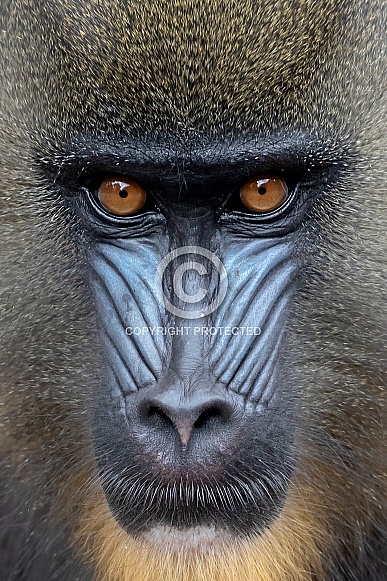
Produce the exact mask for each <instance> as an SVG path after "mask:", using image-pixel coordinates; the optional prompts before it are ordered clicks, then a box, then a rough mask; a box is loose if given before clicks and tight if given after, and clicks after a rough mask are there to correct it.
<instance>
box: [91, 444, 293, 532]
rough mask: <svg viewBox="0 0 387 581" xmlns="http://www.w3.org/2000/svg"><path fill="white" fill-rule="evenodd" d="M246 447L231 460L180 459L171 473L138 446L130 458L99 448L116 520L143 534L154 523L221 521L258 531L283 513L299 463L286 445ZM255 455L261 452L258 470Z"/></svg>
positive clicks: (234, 527)
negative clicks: (192, 462) (219, 463)
mask: <svg viewBox="0 0 387 581" xmlns="http://www.w3.org/2000/svg"><path fill="white" fill-rule="evenodd" d="M266 448H267V446H265V445H262V446H259V445H258V446H255V448H254V454H252V453H251V451H248V450H247V451H246V450H242V451H241V453H240V454H239V455H237V454H235V455H233V456H232V457H230V459H229V461H228V463H226V462H225V463H224V464H223V470H222V471H221V470H220V469H219V467H216V468H215V469H214V470H211V467H208V466H206V467H200V466H197V467H195V468H192V467H191V468H189V467H188V466H185V467H184V464H181V465H180V466H179V467H176V468H175V469H174V470H173V469H172V470H170V471H169V474H167V473H166V472H165V471H164V472H163V473H160V472H158V471H156V470H155V467H154V466H151V465H148V466H147V465H146V462H145V460H144V459H142V461H141V457H140V456H136V453H135V451H133V450H132V454H131V455H130V456H129V455H128V456H127V457H125V459H123V458H120V455H119V453H115V452H114V450H113V451H112V449H111V448H110V449H109V451H107V452H106V454H104V453H101V451H100V453H99V454H98V453H97V459H98V465H99V478H100V482H101V485H102V488H103V490H104V493H105V497H106V500H107V502H108V504H109V507H110V509H111V511H112V514H113V515H114V517H115V519H116V520H117V522H118V523H119V524H120V525H121V527H122V528H123V529H124V530H125V531H127V532H128V533H129V534H132V535H133V534H134V535H138V534H141V533H142V532H145V531H148V530H150V529H151V528H154V527H155V526H160V525H164V526H172V527H177V528H178V529H187V528H190V527H195V526H216V527H217V528H220V529H224V530H227V531H229V532H231V533H232V534H234V535H240V536H248V535H251V532H252V531H253V532H256V533H259V532H261V531H262V530H264V529H265V528H266V527H267V526H269V524H270V523H271V522H272V521H273V520H274V519H275V518H276V517H277V516H278V515H279V514H280V512H281V509H282V507H283V504H284V502H285V498H286V494H287V490H288V486H289V482H290V479H291V475H292V472H293V468H294V462H293V461H292V460H291V459H290V458H292V454H291V453H289V450H286V449H285V448H284V447H282V446H277V447H276V448H275V449H272V450H270V452H268V451H267V449H266ZM253 455H254V456H256V457H258V458H259V459H260V461H258V466H259V467H260V468H259V469H258V470H257V469H256V468H255V469H253V468H250V467H251V466H256V465H257V462H255V463H254V461H253Z"/></svg>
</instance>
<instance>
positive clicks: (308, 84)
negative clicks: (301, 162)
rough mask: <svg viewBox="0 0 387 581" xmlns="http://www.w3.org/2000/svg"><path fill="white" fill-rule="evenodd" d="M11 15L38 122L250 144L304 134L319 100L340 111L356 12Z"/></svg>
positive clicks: (62, 5) (165, 9)
mask: <svg viewBox="0 0 387 581" xmlns="http://www.w3.org/2000/svg"><path fill="white" fill-rule="evenodd" d="M13 4H14V6H15V9H14V12H13V15H12V18H11V20H12V25H11V27H12V26H13V27H14V31H15V38H16V37H17V38H18V39H19V40H20V38H22V39H23V37H24V38H25V40H24V42H23V41H22V42H21V43H20V41H19V42H18V43H17V42H15V44H14V45H13V48H14V52H16V53H17V54H18V57H19V58H21V59H24V64H23V66H24V67H29V68H32V69H33V71H32V76H33V77H43V79H44V86H42V85H41V86H40V88H39V89H38V92H40V95H39V103H40V111H39V113H40V115H42V117H46V118H47V119H51V121H52V119H53V118H54V117H55V119H57V120H58V121H61V123H62V125H63V124H68V123H71V117H74V111H76V112H77V114H76V116H77V119H78V121H79V119H83V122H84V124H85V125H87V122H88V123H89V125H90V127H87V126H85V127H83V128H82V129H84V130H90V128H91V127H103V126H104V124H106V123H107V122H109V123H110V125H111V126H114V124H116V125H117V127H118V128H121V129H122V128H123V129H124V130H125V129H126V128H130V129H132V130H135V129H136V127H139V128H141V130H142V131H147V130H148V129H149V131H151V132H152V131H153V132H154V131H157V130H158V129H160V130H161V131H165V130H166V129H169V128H170V127H171V125H172V124H173V125H174V129H176V130H178V129H179V126H180V127H184V129H185V130H194V129H195V128H205V129H206V130H207V132H209V131H211V128H219V127H225V128H227V127H233V128H236V129H238V130H239V129H241V128H244V127H247V128H251V127H254V128H255V129H256V130H257V131H259V132H260V133H262V132H263V133H264V132H265V131H266V130H269V129H270V130H273V128H276V127H277V126H278V127H279V128H281V126H283V125H286V126H291V125H294V126H295V127H298V126H300V125H301V124H302V125H307V124H308V122H309V120H311V123H312V122H313V121H312V120H315V119H316V113H317V114H318V111H320V110H324V109H325V110H326V107H325V106H324V105H325V104H324V102H323V101H324V99H327V97H326V95H327V94H328V95H329V99H331V100H332V107H333V108H336V111H337V110H338V107H340V106H341V108H343V106H342V101H343V100H342V99H338V103H337V105H336V107H335V106H334V105H333V100H334V99H335V98H336V97H337V95H338V94H340V93H341V88H342V86H344V85H345V86H346V87H347V88H348V86H350V84H351V70H352V69H354V68H355V67H351V62H350V61H351V60H352V61H353V60H354V55H353V48H352V45H351V41H352V40H353V39H352V38H351V34H353V33H352V32H351V31H353V28H354V27H353V19H354V18H355V15H356V10H355V9H353V10H354V12H353V14H351V8H350V6H351V4H347V2H345V1H338V0H327V1H326V2H324V4H323V8H322V9H321V7H319V5H318V4H319V3H318V2H316V0H274V1H273V0H247V1H233V0H200V1H199V0H197V1H194V0H190V1H189V0H180V1H167V0H158V1H154V0H141V2H140V1H133V0H131V1H124V0H122V1H121V0H111V1H101V0H88V1H82V2H80V1H79V0H64V1H61V2H54V0H49V1H48V2H41V1H39V2H32V0H29V1H28V0H27V1H23V2H22V1H16V2H14V3H13ZM20 15H22V16H20ZM359 26H360V23H359V22H358V26H357V28H356V35H357V38H359V35H360V36H361V37H362V38H363V42H364V45H365V46H366V45H367V42H368V41H367V39H368V38H369V36H370V33H369V32H367V26H366V23H365V24H364V25H363V28H364V31H363V32H361V30H360V29H359ZM357 42H358V41H357ZM10 45H11V47H12V41H10ZM363 52H364V51H363ZM21 53H22V54H21ZM338 54H339V55H340V58H339V59H338V57H337V55H338ZM361 54H362V53H361V52H359V54H357V55H356V58H357V65H356V66H357V67H358V68H361ZM343 60H344V61H346V62H348V66H347V67H346V71H345V75H343V74H342V73H341V63H342V62H343ZM26 77H27V78H30V77H31V73H29V74H28V75H26ZM332 79H334V89H333V90H332ZM19 82H20V80H19ZM29 82H30V81H29ZM324 87H325V90H324ZM24 98H25V99H27V100H28V88H27V90H26V95H24ZM339 101H340V102H339ZM37 107H38V106H37V105H36V103H35V105H34V106H33V109H34V111H35V112H36V110H37ZM344 108H345V106H344ZM53 109H55V115H53V113H54V112H53ZM26 110H27V115H28V107H26ZM48 112H49V113H48ZM345 115H348V112H346V113H345ZM87 120H88V121H87Z"/></svg>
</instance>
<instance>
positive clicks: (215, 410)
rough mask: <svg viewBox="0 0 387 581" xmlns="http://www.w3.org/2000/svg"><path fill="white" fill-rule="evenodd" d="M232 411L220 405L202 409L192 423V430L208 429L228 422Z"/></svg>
mask: <svg viewBox="0 0 387 581" xmlns="http://www.w3.org/2000/svg"><path fill="white" fill-rule="evenodd" d="M231 413H232V410H231V409H228V407H226V406H223V405H222V404H216V405H211V406H209V407H208V408H207V409H204V410H203V411H202V412H201V413H200V415H199V417H198V418H197V419H196V421H195V423H194V426H193V427H194V428H197V429H201V428H208V427H210V426H211V425H213V424H216V423H220V422H225V421H227V420H229V418H230V416H231Z"/></svg>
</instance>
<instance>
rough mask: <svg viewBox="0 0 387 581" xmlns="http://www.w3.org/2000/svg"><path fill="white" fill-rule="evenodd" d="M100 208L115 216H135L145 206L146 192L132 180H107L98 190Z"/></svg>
mask: <svg viewBox="0 0 387 581" xmlns="http://www.w3.org/2000/svg"><path fill="white" fill-rule="evenodd" d="M98 199H99V201H100V202H101V204H102V206H103V207H104V208H106V210H108V212H111V213H112V214H116V215H117V216H130V215H131V214H135V213H136V212H138V211H139V210H141V208H142V207H143V205H144V204H145V200H146V192H145V190H143V188H142V187H141V186H140V185H139V184H138V183H137V182H136V181H134V180H131V179H128V178H121V177H113V178H108V179H106V180H105V181H103V182H102V184H101V185H100V186H99V189H98Z"/></svg>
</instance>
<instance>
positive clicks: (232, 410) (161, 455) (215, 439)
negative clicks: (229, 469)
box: [126, 382, 244, 471]
mask: <svg viewBox="0 0 387 581" xmlns="http://www.w3.org/2000/svg"><path fill="white" fill-rule="evenodd" d="M191 387H192V388H191V389H189V390H188V391H187V390H184V389H183V388H182V386H181V384H180V385H179V384H177V382H168V384H167V385H166V384H165V383H164V384H163V385H162V386H160V385H156V386H153V387H147V388H142V389H140V390H139V391H138V392H137V393H136V394H132V395H131V396H129V401H127V405H126V415H127V420H128V424H129V426H130V427H129V429H130V432H131V433H132V436H134V439H135V442H137V444H136V446H139V452H140V454H141V455H142V457H143V459H144V460H145V461H146V462H150V463H151V465H155V464H157V465H160V463H161V465H164V466H169V467H171V468H173V469H174V468H176V469H177V470H179V471H181V470H183V471H184V470H185V469H187V470H188V466H190V467H191V468H192V469H194V470H195V466H198V465H200V466H202V467H204V466H206V467H210V466H215V465H219V467H220V463H221V458H223V459H224V456H225V455H229V456H231V455H232V454H233V451H235V448H236V445H237V442H238V440H239V436H240V432H241V426H242V424H243V419H244V410H243V406H242V404H241V403H240V401H239V398H238V396H237V395H236V394H235V393H233V392H230V391H229V390H227V389H226V388H225V386H217V385H214V383H212V384H211V383H206V385H203V383H202V382H201V385H193V386H191ZM160 467H161V466H160Z"/></svg>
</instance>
